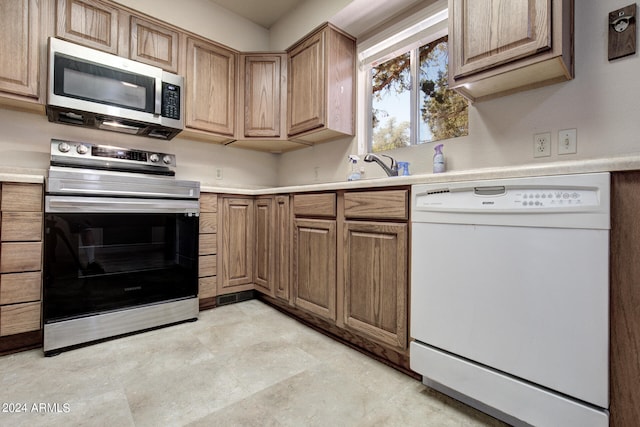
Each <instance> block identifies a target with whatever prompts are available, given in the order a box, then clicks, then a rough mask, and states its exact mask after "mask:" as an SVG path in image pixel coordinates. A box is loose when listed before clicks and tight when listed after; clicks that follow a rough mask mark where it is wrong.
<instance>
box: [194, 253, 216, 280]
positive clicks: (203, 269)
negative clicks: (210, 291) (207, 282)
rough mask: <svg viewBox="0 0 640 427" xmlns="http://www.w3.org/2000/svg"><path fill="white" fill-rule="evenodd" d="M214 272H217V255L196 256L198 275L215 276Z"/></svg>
mask: <svg viewBox="0 0 640 427" xmlns="http://www.w3.org/2000/svg"><path fill="white" fill-rule="evenodd" d="M216 274H218V257H217V256H216V255H201V256H200V257H198V277H207V276H215V275H216Z"/></svg>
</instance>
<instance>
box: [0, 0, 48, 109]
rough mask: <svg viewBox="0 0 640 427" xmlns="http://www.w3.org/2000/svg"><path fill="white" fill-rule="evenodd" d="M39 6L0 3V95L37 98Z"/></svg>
mask: <svg viewBox="0 0 640 427" xmlns="http://www.w3.org/2000/svg"><path fill="white" fill-rule="evenodd" d="M39 14H40V12H39V2H38V1H37V0H11V1H2V2H0V35H1V36H2V48H0V92H5V93H9V94H15V95H22V96H27V97H30V98H36V99H37V98H38V71H39V70H38V68H39V62H38V50H39V49H38V39H39V35H40V27H39V26H40V19H39V16H40V15H39Z"/></svg>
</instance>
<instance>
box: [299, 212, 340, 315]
mask: <svg viewBox="0 0 640 427" xmlns="http://www.w3.org/2000/svg"><path fill="white" fill-rule="evenodd" d="M336 244H337V242H336V221H335V220H307V219H296V220H295V234H294V239H293V299H294V303H295V305H296V306H297V307H300V308H303V309H305V310H307V311H309V312H311V313H314V314H316V315H318V316H321V317H323V318H324V319H326V320H330V321H332V322H335V320H336V263H337V258H336V257H337V255H336Z"/></svg>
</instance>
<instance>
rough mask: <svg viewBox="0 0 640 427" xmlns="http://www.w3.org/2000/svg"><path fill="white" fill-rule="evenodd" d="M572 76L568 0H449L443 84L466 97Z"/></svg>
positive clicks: (570, 1)
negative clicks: (445, 79)
mask: <svg viewBox="0 0 640 427" xmlns="http://www.w3.org/2000/svg"><path fill="white" fill-rule="evenodd" d="M572 78H573V0H558V1H550V0H479V1H478V0H449V86H450V87H452V88H455V89H456V90H457V91H458V92H460V93H461V94H463V95H464V96H466V97H468V98H469V99H471V100H482V99H488V98H492V97H496V96H501V95H506V94H509V93H513V92H517V91H520V90H525V89H529V88H534V87H539V86H544V85H548V84H552V83H557V82H560V81H565V80H570V79H572Z"/></svg>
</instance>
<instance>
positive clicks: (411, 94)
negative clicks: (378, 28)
mask: <svg viewBox="0 0 640 427" xmlns="http://www.w3.org/2000/svg"><path fill="white" fill-rule="evenodd" d="M444 12H445V13H446V10H445V11H444ZM445 18H446V15H445ZM425 21H426V20H425ZM425 21H422V22H419V23H418V24H417V25H414V26H415V27H418V28H419V29H418V30H416V31H411V30H410V29H404V30H402V31H401V32H403V33H404V37H403V38H401V40H400V41H398V38H397V37H396V40H394V42H393V43H394V44H393V46H392V48H391V49H389V48H385V47H383V48H377V46H374V48H373V49H372V48H370V50H374V51H375V50H376V48H377V50H378V52H380V53H379V54H375V53H374V54H373V55H372V54H369V55H368V58H366V59H364V58H363V57H365V56H366V55H361V60H362V59H364V60H363V61H362V62H361V65H362V68H361V69H362V71H363V73H364V75H365V77H364V82H363V83H364V85H365V88H366V89H365V93H366V95H367V99H368V101H367V103H366V106H365V108H366V109H368V111H366V112H365V115H364V117H365V119H364V120H365V129H364V130H365V133H366V134H367V135H368V137H367V145H368V147H367V149H366V150H365V151H374V152H378V151H385V150H391V149H395V148H401V147H408V146H411V145H417V144H423V143H426V142H432V141H438V140H442V139H449V138H455V137H458V136H464V135H467V134H468V132H469V121H468V102H467V100H466V99H465V98H463V97H462V96H461V95H459V94H458V93H457V92H455V91H453V90H451V89H449V87H448V83H447V78H448V66H447V65H448V51H447V42H448V36H447V34H446V29H444V30H443V29H442V26H440V28H439V30H438V31H435V30H434V25H430V26H429V27H428V28H426V29H425V28H424V27H425V25H423V22H425ZM441 21H442V19H441ZM445 24H446V21H445ZM407 33H408V35H407ZM425 40H428V42H425ZM383 44H384V41H383V42H381V43H378V45H383ZM389 50H391V52H389ZM369 52H370V51H369ZM414 82H415V84H414Z"/></svg>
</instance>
